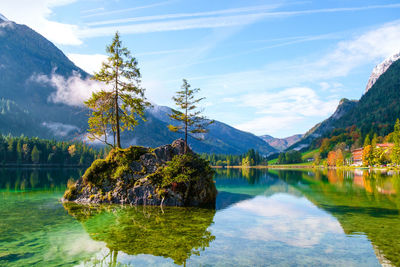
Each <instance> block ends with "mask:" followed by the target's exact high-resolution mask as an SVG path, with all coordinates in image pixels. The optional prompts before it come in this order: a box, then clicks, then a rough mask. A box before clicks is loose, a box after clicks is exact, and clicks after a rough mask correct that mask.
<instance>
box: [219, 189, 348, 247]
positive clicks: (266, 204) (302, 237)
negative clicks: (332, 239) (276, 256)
mask: <svg viewBox="0 0 400 267" xmlns="http://www.w3.org/2000/svg"><path fill="white" fill-rule="evenodd" d="M226 213H229V214H226V215H224V214H223V215H222V216H228V215H230V219H231V218H232V216H233V217H237V216H236V215H237V214H245V216H243V219H242V220H246V218H251V220H247V221H246V222H245V223H244V224H243V225H244V227H242V228H240V230H238V229H236V228H235V231H236V232H235V233H230V232H229V231H230V229H229V227H228V228H227V230H225V232H224V234H227V235H233V236H241V237H244V238H246V239H249V240H255V241H262V242H271V241H279V242H283V243H285V244H288V245H290V246H296V247H312V246H315V245H317V244H319V243H320V241H321V239H323V238H324V237H325V236H327V235H338V234H343V230H342V228H341V226H340V224H339V222H338V221H337V220H335V219H334V218H332V217H331V216H329V214H326V213H325V212H322V211H320V210H318V208H316V207H315V206H314V205H313V204H312V203H310V202H309V201H308V200H307V199H305V198H295V197H293V196H289V195H286V194H275V195H273V196H271V197H268V198H266V197H264V196H257V197H255V198H253V199H250V200H245V201H241V202H239V203H237V204H235V205H234V206H233V207H231V208H230V209H229V210H227V211H226ZM219 216H221V215H219ZM219 219H220V220H221V218H219ZM223 219H225V218H223ZM233 223H235V222H233ZM321 225H323V226H324V227H321ZM237 231H239V232H237Z"/></svg>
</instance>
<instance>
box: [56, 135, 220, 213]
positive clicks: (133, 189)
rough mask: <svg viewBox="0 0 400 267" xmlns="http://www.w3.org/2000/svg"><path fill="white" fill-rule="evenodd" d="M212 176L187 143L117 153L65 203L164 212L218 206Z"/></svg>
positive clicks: (74, 185)
mask: <svg viewBox="0 0 400 267" xmlns="http://www.w3.org/2000/svg"><path fill="white" fill-rule="evenodd" d="M213 175H214V171H213V170H212V169H211V167H210V166H209V164H208V162H207V161H205V160H203V159H201V158H200V157H199V156H198V155H197V154H195V153H193V152H192V151H190V150H189V152H188V153H187V154H184V141H183V140H182V139H178V140H175V141H174V142H173V143H172V144H171V145H164V146H161V147H157V148H154V149H152V148H146V147H139V146H132V147H129V148H126V149H113V150H112V151H111V152H110V153H109V155H108V156H107V158H106V159H97V160H96V161H94V162H93V164H92V165H91V166H90V167H89V168H88V169H87V170H86V172H85V174H84V175H83V176H82V177H81V178H79V179H78V180H77V181H76V182H70V183H69V184H68V189H67V190H66V192H65V194H64V196H63V198H62V201H63V202H76V203H82V204H89V203H116V204H133V205H166V206H208V207H213V206H215V199H216V196H217V190H216V188H215V184H214V182H213Z"/></svg>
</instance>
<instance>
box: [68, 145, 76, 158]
mask: <svg viewBox="0 0 400 267" xmlns="http://www.w3.org/2000/svg"><path fill="white" fill-rule="evenodd" d="M68 153H69V155H70V156H71V158H73V157H74V156H75V153H76V146H75V144H74V145H70V146H69V147H68Z"/></svg>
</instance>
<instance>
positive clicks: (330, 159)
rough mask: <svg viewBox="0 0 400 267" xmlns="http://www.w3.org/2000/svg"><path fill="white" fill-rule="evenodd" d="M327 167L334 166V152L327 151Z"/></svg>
mask: <svg viewBox="0 0 400 267" xmlns="http://www.w3.org/2000/svg"><path fill="white" fill-rule="evenodd" d="M327 163H328V166H336V152H335V151H329V153H328V158H327Z"/></svg>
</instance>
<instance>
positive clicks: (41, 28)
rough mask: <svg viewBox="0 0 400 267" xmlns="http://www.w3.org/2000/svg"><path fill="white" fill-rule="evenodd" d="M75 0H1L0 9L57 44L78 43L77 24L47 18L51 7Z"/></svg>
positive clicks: (50, 12) (74, 0)
mask: <svg viewBox="0 0 400 267" xmlns="http://www.w3.org/2000/svg"><path fill="white" fill-rule="evenodd" d="M73 2H76V0H35V1H31V0H13V1H1V2H0V10H1V12H3V14H4V16H6V17H7V18H8V19H10V20H12V21H15V22H16V23H20V24H26V25H28V26H29V27H31V28H32V29H34V30H35V31H37V32H39V33H40V34H42V35H43V36H45V37H46V38H48V39H49V40H50V41H52V42H55V43H57V44H66V45H79V44H82V41H81V40H80V39H79V38H78V36H77V34H76V33H77V31H78V26H77V25H72V24H66V23H60V22H56V21H52V20H50V19H49V17H50V15H51V14H52V11H51V8H53V7H56V6H64V5H68V4H71V3H73Z"/></svg>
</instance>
